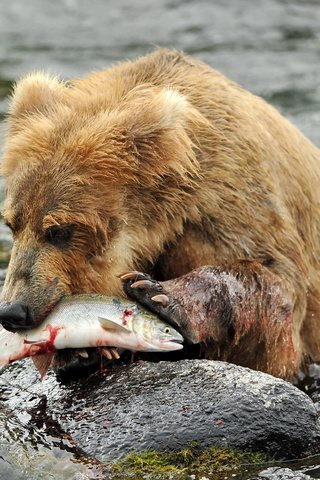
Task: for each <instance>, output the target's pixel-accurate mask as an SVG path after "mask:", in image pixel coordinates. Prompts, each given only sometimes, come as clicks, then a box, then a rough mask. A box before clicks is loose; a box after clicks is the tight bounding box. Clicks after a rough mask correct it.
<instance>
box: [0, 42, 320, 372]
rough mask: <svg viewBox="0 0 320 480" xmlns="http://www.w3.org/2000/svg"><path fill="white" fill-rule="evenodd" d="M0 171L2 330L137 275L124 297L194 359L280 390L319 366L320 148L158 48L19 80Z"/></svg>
mask: <svg viewBox="0 0 320 480" xmlns="http://www.w3.org/2000/svg"><path fill="white" fill-rule="evenodd" d="M2 174H3V175H4V176H5V177H6V200H5V206H4V209H3V215H4V218H5V219H6V222H7V225H8V226H9V227H10V228H11V230H12V232H13V239H14V244H13V249H12V256H11V260H10V264H9V268H8V273H7V277H6V281H5V285H4V289H3V293H2V299H3V300H4V301H5V302H7V303H6V308H5V309H3V308H2V309H0V322H2V324H3V325H4V326H5V327H6V328H8V329H11V330H16V329H21V328H30V327H32V326H33V325H37V324H39V323H40V322H41V321H42V320H43V319H44V318H45V316H46V315H47V314H48V312H49V311H50V310H51V309H52V308H53V307H54V305H55V304H56V303H57V302H58V300H59V299H60V298H61V296H62V295H65V294H76V293H84V292H97V293H105V294H112V295H123V290H122V283H121V279H120V278H119V276H120V275H121V274H122V273H124V272H128V271H131V270H135V271H142V272H146V273H147V274H148V275H149V276H148V275H144V274H142V273H138V272H133V273H127V274H125V275H123V277H122V281H124V282H125V289H126V292H127V293H128V294H129V295H132V296H134V297H135V298H137V299H138V300H139V301H141V302H142V303H146V304H147V305H148V306H149V308H151V309H152V310H154V311H156V312H158V313H159V314H160V315H162V316H163V317H164V318H166V319H167V320H168V321H169V322H171V323H173V324H174V325H177V326H179V327H180V329H181V332H182V333H183V334H184V336H185V337H186V339H187V340H189V341H190V342H191V343H194V344H200V345H201V346H202V353H201V354H202V355H203V356H206V357H208V358H216V359H223V360H227V361H232V362H235V363H238V364H241V365H245V366H249V367H251V368H257V369H260V370H263V371H266V372H269V373H271V374H274V375H277V376H282V377H285V378H291V377H292V375H294V374H295V373H296V372H297V370H298V369H299V367H300V366H301V365H302V363H303V362H304V361H305V360H308V359H313V360H316V359H319V358H320V328H319V327H320V319H319V314H320V305H319V300H320V299H319V288H320V267H319V259H320V251H319V246H320V245H319V228H320V222H319V215H320V208H319V199H320V192H319V191H318V189H319V182H320V154H319V150H318V149H317V148H316V147H315V146H314V145H313V144H312V143H310V142H309V141H308V140H307V139H306V138H305V137H304V136H303V135H302V133H300V132H299V131H298V130H297V129H296V128H295V127H294V126H293V125H292V124H291V123H289V122H288V121H287V120H285V119H284V118H283V117H282V116H281V115H280V114H279V113H278V112H277V111H276V110H275V109H274V108H273V107H271V106H269V105H268V104H267V103H265V102H264V101H263V100H262V99H260V98H258V97H256V96H254V95H252V94H250V93H249V92H247V91H245V90H244V89H243V88H241V87H240V86H239V85H237V84H235V83H234V82H232V81H230V80H228V79H227V78H226V77H224V76H223V75H222V74H220V73H219V72H217V71H214V70H212V69H211V68H210V67H209V66H207V65H205V64H203V63H201V62H200V61H198V60H195V59H193V58H190V57H188V56H185V55H184V54H182V53H180V52H175V51H168V50H162V49H160V50H158V51H156V52H154V53H152V54H150V55H147V56H145V57H142V58H139V59H137V60H136V61H127V62H124V63H120V64H118V65H116V66H113V67H111V68H108V69H106V70H105V71H102V72H99V73H93V74H91V75H89V76H88V77H86V78H84V79H80V80H73V81H70V82H67V83H65V82H63V81H61V80H59V79H58V78H56V77H53V76H49V75H47V74H44V73H34V74H31V75H29V76H27V77H25V78H23V79H22V80H20V81H19V82H18V83H17V85H16V87H15V89H14V92H13V96H12V99H11V105H10V112H9V118H8V131H7V137H6V142H5V151H4V158H3V165H2ZM199 267H202V268H199ZM152 278H155V279H156V280H157V281H158V282H156V281H153V280H152ZM8 305H9V308H8Z"/></svg>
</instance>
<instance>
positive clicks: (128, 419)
mask: <svg viewBox="0 0 320 480" xmlns="http://www.w3.org/2000/svg"><path fill="white" fill-rule="evenodd" d="M60 393H61V394H60V395H59V397H60V398H59V408H57V407H56V405H57V404H56V402H54V401H50V396H49V398H48V408H49V409H50V410H51V414H53V415H54V416H55V418H56V419H57V421H58V422H59V424H60V425H61V427H62V428H63V429H64V430H66V431H68V433H69V435H71V437H72V438H73V439H74V440H75V441H76V443H77V445H78V446H80V447H81V448H82V449H84V450H85V451H86V452H88V453H90V454H93V455H95V456H97V457H98V458H100V459H103V460H110V459H116V458H119V457H121V456H123V455H124V454H126V453H128V452H131V451H133V450H134V451H145V450H150V449H151V450H157V451H163V450H167V449H169V450H178V449H181V448H184V447H185V446H186V445H187V444H188V443H190V442H192V441H197V442H198V444H199V445H200V447H203V448H205V447H209V446H212V445H218V446H221V447H227V448H233V449H239V450H249V451H260V452H265V453H267V454H269V455H271V456H272V457H276V458H295V457H301V456H305V455H308V454H311V453H315V452H318V451H319V450H320V423H319V419H318V415H317V412H316V409H315V406H314V404H313V403H312V401H311V400H310V399H309V397H308V396H307V395H305V394H304V393H303V392H301V391H299V390H298V389H297V388H296V387H294V386H293V385H291V384H289V383H287V382H285V381H283V380H280V379H276V378H274V377H272V376H270V375H266V374H263V373H261V372H255V371H252V370H249V369H247V368H243V367H238V366H235V365H231V364H227V363H223V362H213V361H205V360H185V361H180V362H175V363H169V362H160V363H142V364H132V365H130V366H124V367H117V368H114V369H112V370H111V371H110V372H108V373H106V374H99V375H93V376H92V377H90V378H89V379H86V380H85V381H80V382H75V383H72V384H70V385H69V386H68V388H67V389H66V390H63V391H61V392H60ZM71 399H72V401H70V400H71ZM61 407H62V408H61Z"/></svg>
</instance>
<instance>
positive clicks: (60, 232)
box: [45, 225, 74, 248]
mask: <svg viewBox="0 0 320 480" xmlns="http://www.w3.org/2000/svg"><path fill="white" fill-rule="evenodd" d="M73 232H74V225H63V226H60V225H59V226H56V225H55V226H54V227H50V228H48V230H47V231H46V233H45V239H46V241H47V242H49V243H51V245H54V246H55V247H59V248H66V247H69V245H70V242H71V240H72V235H73Z"/></svg>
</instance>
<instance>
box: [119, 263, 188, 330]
mask: <svg viewBox="0 0 320 480" xmlns="http://www.w3.org/2000/svg"><path fill="white" fill-rule="evenodd" d="M120 279H121V280H122V282H123V289H124V291H125V293H126V294H127V295H128V297H130V298H133V299H134V300H137V301H138V302H139V303H141V305H144V306H145V307H147V308H148V309H149V310H151V311H152V312H154V313H155V314H156V315H158V316H159V317H161V318H163V319H164V320H166V321H167V322H168V323H170V324H172V325H173V326H174V327H177V328H178V329H179V327H180V328H181V329H182V332H181V333H182V335H183V336H185V332H184V331H183V330H184V325H185V323H186V322H185V311H184V309H183V308H182V306H181V304H180V302H179V300H178V299H177V298H175V296H173V295H170V294H169V292H168V291H167V290H166V289H165V287H164V286H163V284H162V282H158V281H157V280H153V279H152V278H151V277H150V275H148V274H145V273H142V272H137V271H132V272H128V273H124V274H123V275H121V276H120ZM186 337H188V335H186Z"/></svg>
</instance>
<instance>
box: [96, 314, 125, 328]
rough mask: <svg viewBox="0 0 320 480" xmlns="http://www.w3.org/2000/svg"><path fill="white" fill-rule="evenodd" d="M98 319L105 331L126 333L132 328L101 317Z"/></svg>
mask: <svg viewBox="0 0 320 480" xmlns="http://www.w3.org/2000/svg"><path fill="white" fill-rule="evenodd" d="M98 319H99V322H100V324H101V327H102V328H104V329H105V330H122V331H124V332H128V331H130V328H128V327H126V326H125V325H121V324H119V323H116V322H114V321H113V320H109V319H108V318H102V317H99V318H98Z"/></svg>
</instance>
